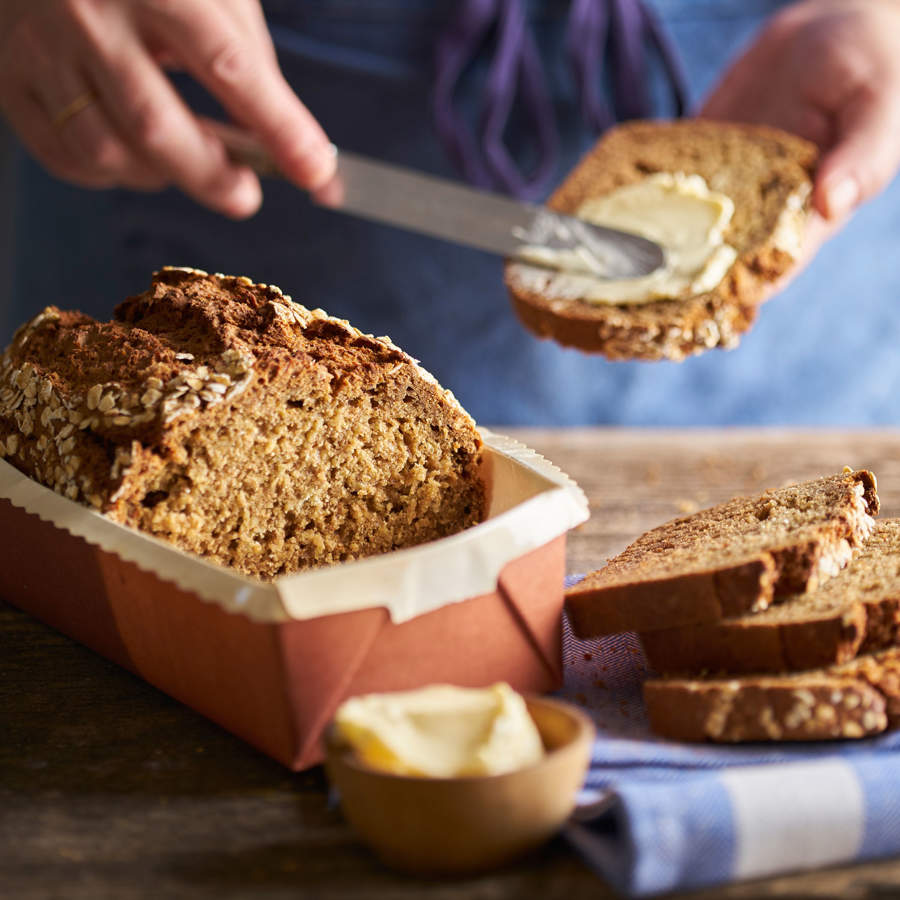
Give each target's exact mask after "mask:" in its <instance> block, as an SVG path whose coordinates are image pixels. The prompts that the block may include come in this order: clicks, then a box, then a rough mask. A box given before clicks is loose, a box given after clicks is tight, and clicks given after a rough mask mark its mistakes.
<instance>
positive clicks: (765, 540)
mask: <svg viewBox="0 0 900 900" xmlns="http://www.w3.org/2000/svg"><path fill="white" fill-rule="evenodd" d="M877 512H878V495H877V492H876V485H875V477H874V476H873V475H872V473H871V472H867V471H859V472H853V471H850V470H849V469H846V470H845V471H844V472H843V473H842V474H840V475H832V476H829V477H826V478H819V479H816V480H814V481H808V482H805V483H803V484H796V485H790V486H789V487H784V488H779V489H777V490H770V491H766V492H765V493H764V494H762V495H760V496H758V497H738V498H736V499H734V500H730V501H728V502H727V503H723V504H720V505H719V506H714V507H712V508H711V509H707V510H702V511H700V512H697V513H694V514H693V515H691V516H686V517H683V518H680V519H675V520H674V521H672V522H669V523H668V524H666V525H661V526H659V527H658V528H654V529H653V530H652V531H649V532H647V533H646V534H645V535H643V536H642V537H640V538H638V540H636V541H635V542H634V543H633V544H632V545H631V546H630V547H628V548H626V549H625V550H624V551H623V552H622V553H620V554H619V555H618V556H617V557H615V558H614V559H612V560H610V561H609V563H608V564H607V565H606V566H605V568H603V569H600V570H599V571H597V572H592V573H591V574H590V575H588V576H587V577H586V578H585V579H584V580H583V581H581V582H579V583H578V584H577V585H575V586H574V587H571V588H569V589H568V591H567V592H566V610H567V612H568V614H569V618H570V621H571V623H572V627H573V629H574V631H575V634H576V635H577V636H578V637H580V638H587V637H594V636H597V635H601V634H612V633H615V632H618V631H639V632H650V631H656V630H659V629H661V628H672V627H675V626H684V625H697V624H701V623H709V622H718V621H720V620H721V619H725V618H729V617H734V616H740V615H743V614H744V613H749V612H760V611H762V610H764V609H766V608H767V607H768V606H769V605H770V604H771V603H772V601H773V599H774V598H776V597H783V596H786V595H789V594H796V593H803V592H806V591H810V590H814V589H815V588H816V587H817V586H818V585H819V584H821V583H823V582H825V581H826V579H828V578H830V577H831V576H833V575H836V574H837V573H838V572H839V571H840V569H841V568H842V567H843V566H844V565H846V563H847V562H848V561H849V560H850V558H851V557H852V556H853V555H854V554H855V553H856V552H858V550H859V548H860V547H861V546H862V545H863V543H864V542H865V540H866V539H867V538H868V537H869V535H870V534H871V533H872V530H873V528H874V524H875V523H874V520H873V518H872V517H873V516H874V515H875V514H876V513H877Z"/></svg>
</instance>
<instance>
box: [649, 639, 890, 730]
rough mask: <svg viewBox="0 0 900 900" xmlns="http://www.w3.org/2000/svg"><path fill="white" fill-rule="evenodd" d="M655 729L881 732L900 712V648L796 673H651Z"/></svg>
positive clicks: (650, 712)
mask: <svg viewBox="0 0 900 900" xmlns="http://www.w3.org/2000/svg"><path fill="white" fill-rule="evenodd" d="M644 700H645V701H646V705H647V714H648V716H649V719H650V725H651V727H652V728H653V730H654V731H655V732H656V733H657V734H659V735H660V736H662V737H667V738H672V739H673V740H679V741H715V742H722V743H729V742H738V741H769V740H777V741H810V740H828V739H832V738H860V737H867V736H869V735H873V734H878V733H879V732H882V731H884V730H885V729H886V728H887V727H888V725H890V724H895V723H896V721H897V720H898V717H900V648H897V647H893V648H891V649H888V650H882V651H881V652H879V653H874V654H869V655H865V656H860V657H858V658H857V659H854V660H851V661H850V662H848V663H843V664H842V665H838V666H830V667H828V668H824V669H815V670H812V671H806V672H798V673H795V674H793V675H756V676H746V677H743V678H733V679H696V680H687V679H669V678H662V679H651V680H650V681H647V682H646V683H645V685H644Z"/></svg>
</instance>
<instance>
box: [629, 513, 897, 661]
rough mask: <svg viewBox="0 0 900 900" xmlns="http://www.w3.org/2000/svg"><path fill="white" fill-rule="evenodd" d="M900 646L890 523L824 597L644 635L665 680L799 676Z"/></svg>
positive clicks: (801, 597) (893, 525)
mask: <svg viewBox="0 0 900 900" xmlns="http://www.w3.org/2000/svg"><path fill="white" fill-rule="evenodd" d="M898 638H900V519H883V520H880V521H879V522H878V523H877V524H876V526H875V532H874V533H873V535H872V537H870V538H869V540H868V541H867V542H866V544H865V546H864V547H863V548H862V550H861V552H860V554H859V556H857V557H856V558H855V559H854V560H852V561H851V562H850V564H849V565H848V566H847V567H846V568H845V569H844V570H843V571H841V572H840V573H839V574H838V575H836V576H835V577H834V578H831V579H829V580H828V581H827V582H825V584H823V585H822V586H821V587H820V588H819V589H818V590H815V591H811V592H810V593H807V594H798V595H796V596H793V597H788V598H786V599H785V600H784V601H783V602H782V603H777V604H775V605H773V606H770V607H769V608H768V609H766V610H764V611H763V612H760V613H754V614H749V615H744V616H738V617H737V618H734V619H724V620H723V621H721V622H714V623H711V624H708V625H687V626H684V627H681V628H666V629H662V630H660V631H653V632H648V633H646V634H643V635H642V636H641V640H642V642H643V645H644V651H645V653H646V655H647V660H648V662H649V664H650V666H651V668H653V669H655V670H656V671H657V672H659V673H660V674H691V675H696V674H703V673H705V672H723V673H726V672H727V673H730V674H740V673H747V672H792V671H798V670H802V669H816V668H820V667H822V666H829V665H832V664H835V663H843V662H847V661H848V660H850V659H853V657H855V656H856V655H857V654H858V653H861V652H862V653H866V652H869V651H873V650H880V649H882V648H884V647H890V646H894V645H895V644H897V643H898Z"/></svg>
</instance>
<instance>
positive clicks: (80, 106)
mask: <svg viewBox="0 0 900 900" xmlns="http://www.w3.org/2000/svg"><path fill="white" fill-rule="evenodd" d="M96 99H97V95H96V94H95V93H94V92H93V91H85V92H84V93H83V94H79V95H78V96H77V97H76V98H75V99H74V100H73V101H72V102H71V103H68V104H66V106H64V107H63V108H62V109H61V110H60V111H59V112H58V113H57V114H56V115H55V116H54V117H53V127H54V128H56V129H57V130H59V129H60V128H62V127H63V125H65V124H66V122H68V121H69V119H71V118H72V117H73V116H77V115H78V113H80V112H81V111H82V110H84V109H87V108H88V107H89V106H90V105H91V104H92V103H93V102H95V101H96Z"/></svg>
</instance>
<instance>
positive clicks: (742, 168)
mask: <svg viewBox="0 0 900 900" xmlns="http://www.w3.org/2000/svg"><path fill="white" fill-rule="evenodd" d="M816 159H817V151H816V149H815V147H814V146H813V145H812V144H810V143H808V142H807V141H805V140H802V139H801V138H798V137H795V136H793V135H789V134H787V133H785V132H782V131H777V130H775V129H772V128H766V127H761V126H751V125H736V124H729V123H723V122H712V121H703V120H682V121H678V122H631V123H628V124H626V125H621V126H619V127H618V128H614V129H612V130H611V131H609V132H607V134H606V135H605V136H604V137H603V138H602V139H601V140H600V141H599V143H598V144H597V145H596V146H595V147H594V148H593V150H591V151H590V152H589V153H588V154H587V156H586V157H585V158H584V159H583V160H582V161H581V162H580V163H579V165H578V166H577V167H576V168H575V169H574V170H573V171H572V173H571V174H570V175H569V177H568V178H567V179H566V180H565V181H564V182H563V184H562V186H561V187H560V188H559V189H558V190H557V191H556V192H555V193H554V194H553V196H552V197H551V198H550V200H549V202H548V205H549V206H550V207H551V208H553V209H556V210H559V211H560V212H564V213H569V214H574V213H575V212H576V211H577V210H578V208H579V206H580V205H581V204H582V203H583V202H584V201H585V200H586V199H588V198H590V197H596V196H599V195H602V194H606V193H609V192H610V191H612V190H614V189H616V188H619V187H622V186H624V185H627V184H632V183H634V182H636V181H639V180H641V179H643V178H645V177H646V176H647V175H650V174H652V173H655V172H670V173H677V172H683V173H685V174H688V175H694V174H696V175H700V176H702V177H703V178H704V179H705V181H706V182H707V185H708V186H709V187H710V188H711V189H712V190H716V191H719V192H721V193H724V194H726V195H727V196H729V197H730V198H731V199H732V200H733V201H734V206H735V210H734V216H733V218H732V221H731V224H730V226H729V227H728V229H727V230H726V232H725V235H724V240H725V242H726V243H728V244H730V245H731V246H733V247H734V248H735V249H736V250H737V251H738V258H737V260H736V262H735V263H734V265H733V266H732V267H731V269H730V270H729V272H728V273H727V275H726V276H725V278H724V279H723V280H722V282H721V283H720V284H719V285H718V286H717V287H716V288H715V289H714V290H712V291H709V292H708V293H704V294H700V295H698V296H696V297H690V298H688V299H681V300H658V301H654V302H651V303H645V304H631V305H606V304H595V303H589V302H587V301H585V300H582V299H579V298H578V297H577V296H576V297H573V296H571V289H569V290H566V289H565V287H564V285H563V283H562V282H561V280H560V278H559V277H558V276H557V275H556V273H554V272H553V271H552V270H549V269H542V268H540V267H537V266H533V265H528V264H526V263H521V262H509V263H507V266H506V274H505V281H506V286H507V288H508V290H509V293H510V296H511V298H512V303H513V307H514V309H515V311H516V314H517V315H518V317H519V318H520V319H521V321H522V323H523V324H524V325H525V327H526V328H528V329H529V330H530V331H532V332H534V333H535V334H536V335H538V337H543V338H552V339H553V340H555V341H557V342H558V343H560V344H564V345H565V346H567V347H576V348H578V349H579V350H584V351H586V352H589V353H602V354H603V355H604V356H607V357H609V358H610V359H650V360H653V359H672V360H681V359H684V358H685V357H687V356H690V355H692V354H695V353H701V352H702V351H704V350H708V349H710V348H713V347H726V348H730V347H734V346H736V344H737V343H738V338H739V335H740V334H741V333H742V332H744V331H746V330H747V329H748V328H749V327H750V325H751V323H752V322H753V320H754V318H755V316H756V312H757V306H758V304H759V303H760V301H761V300H762V298H763V294H764V291H765V289H766V287H767V286H768V285H769V284H771V283H772V282H773V281H775V280H776V279H778V278H779V277H780V276H781V275H783V274H784V273H785V272H786V271H787V270H788V269H789V268H790V267H791V266H792V265H793V263H794V262H795V259H796V257H797V256H798V255H799V244H800V242H801V238H802V231H803V228H804V225H805V220H806V215H807V211H808V198H809V194H810V190H811V185H812V178H813V174H814V171H815V166H816Z"/></svg>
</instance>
